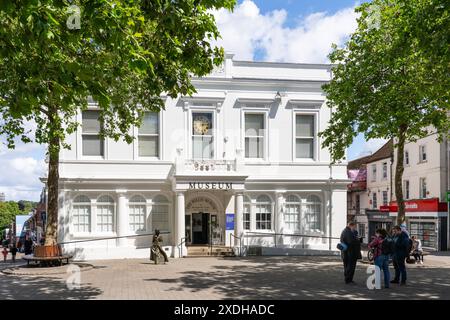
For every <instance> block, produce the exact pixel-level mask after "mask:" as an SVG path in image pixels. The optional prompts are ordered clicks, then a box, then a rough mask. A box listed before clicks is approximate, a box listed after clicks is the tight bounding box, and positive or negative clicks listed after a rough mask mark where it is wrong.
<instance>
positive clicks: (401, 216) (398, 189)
mask: <svg viewBox="0 0 450 320" xmlns="http://www.w3.org/2000/svg"><path fill="white" fill-rule="evenodd" d="M406 128H407V127H406V125H401V126H400V131H399V135H398V143H397V145H396V149H397V164H396V167H395V181H394V184H395V198H396V199H397V207H398V213H397V224H398V225H401V224H402V223H404V222H405V220H406V217H405V200H404V198H403V180H402V178H403V171H404V169H405V167H404V163H403V162H404V155H405V140H406V138H405V137H406Z"/></svg>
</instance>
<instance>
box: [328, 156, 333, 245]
mask: <svg viewBox="0 0 450 320" xmlns="http://www.w3.org/2000/svg"><path fill="white" fill-rule="evenodd" d="M332 180H333V169H332V165H331V164H330V179H329V180H328V188H329V203H330V205H329V206H328V207H329V208H328V225H329V230H330V232H329V233H330V234H329V237H330V238H329V239H328V250H330V251H331V236H332V218H331V214H332V212H333V193H332V189H331V181H332Z"/></svg>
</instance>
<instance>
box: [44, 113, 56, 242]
mask: <svg viewBox="0 0 450 320" xmlns="http://www.w3.org/2000/svg"><path fill="white" fill-rule="evenodd" d="M52 113H53V114H51V115H50V117H51V118H53V117H54V118H55V119H54V120H56V122H57V123H59V121H58V120H59V119H57V117H58V116H57V110H53V112H52ZM50 120H51V119H50ZM50 131H53V132H50V142H49V145H48V156H49V161H48V179H47V189H48V199H47V226H46V230H45V245H46V246H51V245H55V244H57V239H58V233H57V231H58V194H59V192H58V183H59V151H60V138H59V136H58V133H57V131H58V130H50Z"/></svg>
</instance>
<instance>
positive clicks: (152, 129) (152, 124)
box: [139, 112, 159, 134]
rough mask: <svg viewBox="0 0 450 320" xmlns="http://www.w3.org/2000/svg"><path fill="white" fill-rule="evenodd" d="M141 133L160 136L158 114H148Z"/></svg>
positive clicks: (145, 116) (140, 130)
mask: <svg viewBox="0 0 450 320" xmlns="http://www.w3.org/2000/svg"><path fill="white" fill-rule="evenodd" d="M139 133H140V134H141V133H143V134H158V133H159V116H158V113H156V112H146V113H145V115H144V119H143V120H142V125H141V127H140V128H139Z"/></svg>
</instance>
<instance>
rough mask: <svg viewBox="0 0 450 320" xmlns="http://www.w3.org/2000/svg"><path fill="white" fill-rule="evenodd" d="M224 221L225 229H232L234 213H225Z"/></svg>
mask: <svg viewBox="0 0 450 320" xmlns="http://www.w3.org/2000/svg"><path fill="white" fill-rule="evenodd" d="M225 221H226V228H227V230H234V213H227V214H226V220H225Z"/></svg>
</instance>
